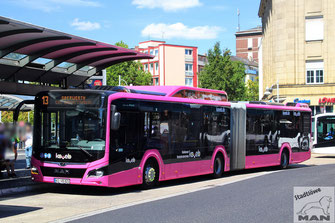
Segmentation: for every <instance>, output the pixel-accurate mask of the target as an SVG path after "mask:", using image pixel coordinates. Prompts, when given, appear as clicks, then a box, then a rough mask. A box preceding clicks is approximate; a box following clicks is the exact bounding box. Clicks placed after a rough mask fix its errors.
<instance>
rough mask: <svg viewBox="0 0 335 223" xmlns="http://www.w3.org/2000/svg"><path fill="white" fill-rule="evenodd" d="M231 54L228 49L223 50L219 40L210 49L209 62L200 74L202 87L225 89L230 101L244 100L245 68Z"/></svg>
mask: <svg viewBox="0 0 335 223" xmlns="http://www.w3.org/2000/svg"><path fill="white" fill-rule="evenodd" d="M230 55H231V52H230V51H229V50H228V49H226V50H225V51H224V52H222V51H221V49H220V43H219V42H217V43H216V44H215V45H214V48H213V49H210V50H209V51H208V64H206V65H205V67H204V69H203V70H202V71H201V72H200V74H199V80H200V87H202V88H210V89H217V90H223V91H225V92H227V94H228V99H229V100H230V101H240V100H244V99H245V97H246V86H245V83H244V78H245V68H244V65H243V64H242V63H241V62H239V61H232V60H231V59H230Z"/></svg>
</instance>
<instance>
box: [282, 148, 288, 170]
mask: <svg viewBox="0 0 335 223" xmlns="http://www.w3.org/2000/svg"><path fill="white" fill-rule="evenodd" d="M288 164H289V153H288V151H287V150H283V152H282V153H281V158H280V169H286V168H287V167H288Z"/></svg>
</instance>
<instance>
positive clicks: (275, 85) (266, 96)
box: [262, 80, 279, 103]
mask: <svg viewBox="0 0 335 223" xmlns="http://www.w3.org/2000/svg"><path fill="white" fill-rule="evenodd" d="M275 87H277V100H276V101H277V103H279V82H278V80H277V83H276V84H273V85H272V86H271V87H270V88H268V87H266V90H265V92H264V95H263V97H262V100H266V99H267V98H268V97H269V96H270V95H271V94H272V91H273V89H274V88H275Z"/></svg>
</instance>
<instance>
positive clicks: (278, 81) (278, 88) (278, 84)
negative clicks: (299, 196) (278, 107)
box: [277, 79, 279, 103]
mask: <svg viewBox="0 0 335 223" xmlns="http://www.w3.org/2000/svg"><path fill="white" fill-rule="evenodd" d="M277 103H279V81H278V79H277Z"/></svg>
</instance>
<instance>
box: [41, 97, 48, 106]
mask: <svg viewBox="0 0 335 223" xmlns="http://www.w3.org/2000/svg"><path fill="white" fill-rule="evenodd" d="M42 103H43V105H48V104H49V96H43V97H42Z"/></svg>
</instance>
